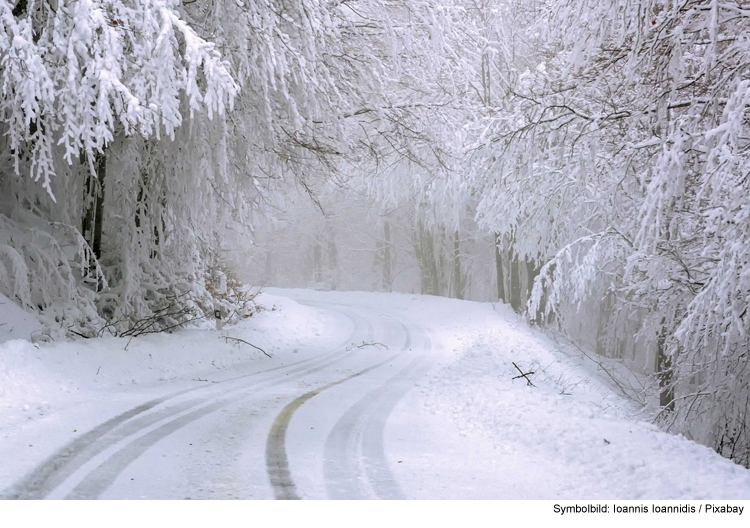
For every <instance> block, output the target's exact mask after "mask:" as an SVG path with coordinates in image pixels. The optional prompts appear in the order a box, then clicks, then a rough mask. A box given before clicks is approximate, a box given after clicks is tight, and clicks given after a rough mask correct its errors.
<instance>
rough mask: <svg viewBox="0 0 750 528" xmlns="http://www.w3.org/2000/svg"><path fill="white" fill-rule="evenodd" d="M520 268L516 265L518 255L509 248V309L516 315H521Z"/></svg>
mask: <svg viewBox="0 0 750 528" xmlns="http://www.w3.org/2000/svg"><path fill="white" fill-rule="evenodd" d="M520 268H521V267H520V266H519V263H518V255H517V254H516V253H515V249H513V248H512V247H511V257H510V277H509V279H510V307H511V308H513V311H514V312H516V313H521V306H522V305H521V269H520Z"/></svg>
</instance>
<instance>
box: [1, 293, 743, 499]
mask: <svg viewBox="0 0 750 528" xmlns="http://www.w3.org/2000/svg"><path fill="white" fill-rule="evenodd" d="M271 293H272V295H266V296H265V297H264V299H265V300H264V301H262V302H265V303H266V305H267V307H268V309H267V310H266V311H264V312H261V313H260V314H258V315H257V316H255V317H253V318H252V319H249V320H246V321H243V322H242V323H240V324H238V325H236V326H233V327H228V328H227V329H226V330H225V331H224V332H221V333H220V332H217V331H216V330H212V329H208V328H204V329H192V330H187V331H183V332H178V333H176V334H173V335H154V336H146V337H143V338H139V339H137V340H133V341H132V343H130V342H128V341H127V340H121V339H117V338H105V339H99V340H88V341H75V342H67V343H55V344H51V345H44V346H41V347H40V348H38V349H37V348H36V347H35V346H33V345H31V344H30V343H28V342H26V341H18V340H16V341H8V342H6V343H0V458H2V460H3V464H2V465H0V490H2V491H0V497H2V498H6V499H38V498H50V499H96V498H101V499H139V498H147V499H186V498H190V499H211V498H217V499H218V498H222V499H223V498H240V499H274V498H276V499H326V498H330V499H377V498H380V499H415V498H416V499H468V498H481V499H508V498H516V499H517V498H521V499H529V498H536V499H564V498H568V499H571V498H573V499H575V498H588V499H593V498H602V499H606V498H609V499H615V498H616V499H644V498H651V499H696V498H714V499H717V498H719V499H730V498H734V499H748V498H750V471H748V470H747V469H745V468H742V467H740V466H737V465H735V464H733V463H731V462H729V461H728V460H726V459H723V458H721V457H719V456H718V455H717V454H716V453H714V452H712V451H711V450H710V449H708V448H706V447H703V446H700V445H698V444H695V443H694V442H690V441H689V440H687V439H685V438H682V437H677V436H673V435H669V434H666V433H664V432H662V431H660V430H659V429H658V428H656V427H655V426H654V425H653V424H651V423H648V421H645V420H643V416H645V414H644V411H643V410H642V409H640V408H638V407H637V406H634V405H633V404H632V402H629V401H627V400H626V399H624V398H623V397H622V396H621V395H620V394H618V393H617V389H616V387H614V386H612V385H611V383H610V381H609V375H608V374H606V375H605V374H604V373H602V372H601V365H598V364H595V363H591V362H587V361H585V360H583V359H582V358H580V357H573V356H571V355H569V354H568V353H566V352H563V351H562V349H561V348H560V346H562V345H558V344H555V343H554V342H552V341H550V340H549V339H548V338H546V337H545V336H543V335H542V334H540V333H539V332H537V331H536V330H533V329H529V328H528V327H527V326H526V325H525V323H524V321H523V320H522V319H520V318H518V317H517V316H515V315H514V314H512V313H510V312H509V311H508V310H506V309H505V308H504V307H502V306H491V305H489V304H483V303H471V302H464V301H456V300H451V299H440V298H433V297H422V296H413V295H401V294H365V293H324V292H315V291H307V290H272V291H271ZM232 337H235V338H239V339H243V340H246V341H248V342H252V343H254V344H255V345H258V346H262V347H263V348H264V349H265V350H267V351H269V352H270V353H271V354H272V355H273V358H267V357H265V356H264V355H262V354H260V353H258V352H257V351H256V350H254V349H253V350H251V349H250V347H246V346H244V345H242V344H241V342H238V341H232V340H230V339H227V338H232ZM515 365H521V366H522V367H523V368H524V369H525V370H527V371H534V372H535V374H534V375H533V380H534V386H533V387H532V386H529V385H527V384H526V383H525V382H524V381H523V380H521V381H519V380H516V379H514V378H515V377H517V371H516V370H515ZM615 367H617V365H613V368H615ZM613 372H614V371H613Z"/></svg>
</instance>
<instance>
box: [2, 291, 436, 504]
mask: <svg viewBox="0 0 750 528" xmlns="http://www.w3.org/2000/svg"><path fill="white" fill-rule="evenodd" d="M302 302H304V301H302ZM309 304H313V303H309ZM315 306H316V307H317V308H320V309H326V310H330V311H332V312H334V313H335V314H336V315H337V317H339V318H340V319H341V322H342V323H341V324H348V325H350V326H351V334H350V335H349V337H348V339H346V340H345V342H342V343H341V344H340V345H339V346H338V347H334V348H332V349H330V350H325V351H321V352H320V353H319V354H316V355H314V356H312V357H309V358H308V359H305V360H301V361H297V362H294V363H290V364H286V365H277V366H270V367H269V366H268V363H266V364H265V365H266V366H265V368H264V369H263V370H260V369H259V370H256V371H253V372H246V373H244V374H242V375H239V376H236V377H234V378H232V379H228V380H224V381H221V382H218V383H210V384H201V385H200V386H198V387H195V388H190V389H183V390H181V391H177V392H173V393H170V394H165V395H163V396H161V397H159V398H156V399H151V400H149V401H146V402H144V403H143V404H141V405H139V406H137V407H135V408H133V409H130V410H128V411H126V412H124V413H122V414H119V415H117V416H114V417H113V418H111V419H110V420H108V421H106V422H104V423H102V424H100V425H98V426H97V427H95V428H93V429H91V430H90V431H88V432H86V433H85V434H83V435H82V436H81V437H79V438H77V439H76V440H75V441H74V442H71V443H70V444H68V445H66V446H64V447H62V448H60V449H59V450H58V451H57V452H56V453H54V454H53V455H52V456H51V457H50V458H48V459H47V460H46V461H45V462H44V463H42V464H41V465H39V466H38V467H37V468H36V469H34V470H33V471H32V472H31V473H29V474H28V475H26V476H25V477H23V478H22V479H21V480H19V481H18V482H16V483H15V484H14V485H13V486H11V487H10V488H9V489H6V490H4V491H2V492H0V498H3V499H42V498H51V499H62V498H65V499H96V498H104V499H116V498H117V499H119V498H150V499H175V498H244V499H251V498H277V499H306V498H333V499H367V498H383V499H399V498H406V497H405V495H404V492H403V491H402V489H401V488H400V486H399V483H398V481H397V479H396V478H395V477H394V475H393V473H392V471H391V468H390V467H389V462H388V459H387V456H386V455H387V454H386V450H385V447H384V440H383V438H384V430H385V426H386V424H387V423H388V419H389V416H390V414H391V412H392V410H393V409H394V407H395V406H396V404H397V403H398V402H399V401H400V399H401V398H402V397H403V396H404V395H405V394H406V393H407V392H408V391H409V390H410V389H411V388H412V387H414V385H415V384H416V383H418V381H419V379H420V378H421V377H422V376H424V374H425V372H426V371H427V369H428V368H429V365H430V357H429V354H430V350H431V346H432V345H431V340H430V338H429V336H428V334H427V332H426V331H425V330H424V329H422V328H420V327H419V326H417V325H415V324H413V323H410V322H408V321H399V320H396V319H395V318H393V317H392V316H389V315H388V314H383V313H377V312H373V311H370V310H367V309H364V308H362V307H356V306H346V305H327V304H326V305H323V304H315ZM354 343H358V344H359V346H354V345H353V344H354Z"/></svg>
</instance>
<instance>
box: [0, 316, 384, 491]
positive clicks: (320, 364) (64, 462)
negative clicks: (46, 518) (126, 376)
mask: <svg viewBox="0 0 750 528" xmlns="http://www.w3.org/2000/svg"><path fill="white" fill-rule="evenodd" d="M332 311H336V312H338V313H341V314H343V315H345V316H346V317H347V318H349V319H351V320H352V322H353V323H354V328H353V330H352V333H351V335H350V336H349V337H348V338H347V339H346V340H345V343H349V342H350V341H351V340H352V338H353V337H354V336H355V335H356V334H357V333H360V332H361V330H362V326H364V327H365V328H366V335H367V336H371V335H372V333H373V328H372V325H371V324H370V322H369V321H366V320H365V319H363V318H361V317H359V316H356V317H352V315H350V314H346V313H344V312H340V311H339V310H332ZM363 323H364V325H363ZM347 353H348V350H346V348H345V346H343V345H342V346H340V347H338V348H337V349H336V350H334V351H333V352H330V353H328V354H325V355H324V356H321V357H313V358H308V359H304V360H300V361H296V362H293V363H290V364H287V365H280V366H278V367H273V368H270V369H266V370H263V371H261V372H254V373H251V374H245V375H241V376H237V377H235V378H230V379H227V380H223V381H221V382H219V383H217V384H216V385H214V386H212V387H205V386H200V387H194V388H190V389H184V390H180V391H177V392H174V393H171V394H169V395H166V396H163V397H161V398H156V399H153V400H150V401H148V402H146V403H144V404H141V405H139V406H136V407H133V408H132V409H129V410H128V411H125V412H123V413H121V414H119V415H117V416H115V417H113V418H111V419H110V420H107V421H106V422H103V423H102V424H100V425H98V426H96V427H95V428H94V429H92V430H91V431H89V432H87V433H85V434H83V435H82V436H81V437H79V438H78V439H76V440H74V441H73V442H70V443H69V444H67V445H66V446H64V447H63V448H61V449H59V450H58V451H56V452H55V453H54V454H53V455H52V456H50V457H48V458H47V459H46V460H45V461H44V462H43V463H42V464H40V465H39V466H37V468H36V469H35V470H32V472H31V473H29V474H28V475H27V476H26V477H24V478H23V479H22V480H21V481H20V482H18V483H16V484H14V485H12V486H11V487H9V488H8V489H7V490H6V491H5V492H3V493H2V495H0V499H4V500H8V499H10V500H17V499H42V498H45V497H46V496H48V495H49V494H50V493H52V492H53V491H55V490H56V489H57V488H59V487H60V486H61V485H63V484H64V483H65V482H66V481H67V480H68V479H70V478H71V477H73V476H74V475H75V474H76V473H77V472H78V471H79V470H81V468H83V467H84V466H85V465H86V464H87V463H89V462H90V461H91V459H92V458H95V457H97V456H98V455H100V454H102V453H104V452H105V451H107V450H108V449H110V448H112V447H114V446H116V445H117V444H118V443H122V444H127V440H128V439H133V438H135V437H139V433H143V432H144V431H146V430H148V429H149V428H151V427H152V426H153V425H154V424H155V423H158V422H160V421H164V420H176V424H181V425H179V427H172V426H170V423H169V422H168V423H166V424H163V425H161V426H159V427H158V428H157V429H156V430H155V431H159V433H158V434H156V433H155V431H150V432H148V433H146V434H145V435H143V437H144V438H149V439H151V440H153V441H151V442H149V441H146V440H141V439H140V438H139V439H138V440H137V442H136V444H135V445H134V446H133V447H132V448H131V449H127V445H122V446H121V447H120V449H119V450H126V452H127V455H126V454H119V455H118V456H117V457H115V458H114V459H112V460H111V462H110V461H105V462H104V463H103V464H102V465H104V466H106V468H107V469H106V470H105V469H103V468H101V467H99V468H98V469H92V470H91V471H96V472H97V473H96V475H97V477H96V479H95V480H96V481H97V482H99V483H100V484H102V483H104V482H109V483H111V482H113V481H114V479H115V478H117V476H118V475H119V473H120V472H122V470H124V469H125V467H127V464H125V465H123V463H124V462H125V461H128V462H127V463H128V464H129V463H130V462H132V461H133V460H135V458H137V457H138V456H139V455H140V454H142V453H143V452H144V451H145V450H146V449H147V448H148V447H149V446H150V445H153V443H155V442H156V441H158V440H159V439H160V438H163V437H165V436H167V435H169V434H171V433H173V432H175V431H176V430H178V429H180V428H181V427H184V426H185V425H187V424H188V423H191V422H193V421H195V420H197V419H199V418H201V417H202V416H204V415H206V414H208V413H210V412H214V411H216V410H217V409H218V408H220V407H221V405H224V404H226V403H227V402H228V401H229V398H228V397H226V395H227V394H232V395H234V394H235V393H237V392H243V391H248V390H250V391H254V390H257V389H260V388H267V386H266V387H263V386H261V385H263V384H269V386H274V385H280V384H283V383H286V382H287V381H290V380H296V379H299V378H300V377H303V376H304V375H307V374H311V373H316V372H319V371H320V370H323V369H324V368H326V367H327V366H329V365H331V364H333V363H335V362H337V361H339V360H341V359H342V358H343V357H345V356H346V355H347ZM308 364H312V365H308ZM282 369H287V372H286V375H284V376H282V377H279V379H277V380H274V378H273V377H271V378H269V379H267V380H261V382H260V383H259V384H255V385H253V386H252V387H246V386H244V385H243V386H241V387H239V388H234V389H231V388H230V389H226V385H227V384H230V385H231V384H232V383H234V382H238V381H242V382H245V381H248V380H251V379H253V378H257V377H261V376H264V375H266V374H271V373H275V372H277V371H279V370H282ZM289 370H291V372H292V376H290V375H289ZM218 386H221V387H218ZM217 387H218V388H217ZM222 391H223V394H222V393H220V394H218V395H216V394H214V395H213V396H207V397H204V398H198V399H193V400H189V401H188V402H182V403H178V404H175V405H173V406H170V407H165V408H164V409H161V410H158V411H156V412H152V413H149V411H151V410H152V409H154V408H155V407H157V406H159V405H162V404H165V403H167V402H170V401H171V400H175V399H176V398H178V397H180V396H183V395H186V394H189V393H195V392H197V393H201V392H214V393H216V392H222ZM217 396H219V397H221V396H224V397H222V398H221V399H219V400H216V397H217ZM212 400H214V401H215V403H214V404H208V405H206V404H207V402H210V401H212ZM202 405H204V406H203V407H200V406H202ZM196 407H200V408H198V409H197V410H195V411H193V412H191V413H187V414H186V410H188V409H190V408H193V409H194V408H196ZM206 409H209V410H206ZM204 411H205V412H204ZM187 416H189V417H190V418H187ZM175 417H176V418H175ZM118 429H121V430H119V431H118ZM111 456H114V455H111ZM105 474H106V475H107V478H104V475H105ZM81 486H83V483H80V484H79V485H78V486H77V487H76V488H75V489H78V490H79V491H78V492H75V493H74V494H73V496H74V497H75V498H95V497H96V496H98V495H99V494H100V493H101V492H103V491H104V489H106V488H101V487H95V486H93V485H91V486H88V487H86V486H84V487H83V488H81ZM94 488H96V489H94ZM74 491H75V490H74ZM71 498H73V497H71Z"/></svg>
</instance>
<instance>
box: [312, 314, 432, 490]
mask: <svg viewBox="0 0 750 528" xmlns="http://www.w3.org/2000/svg"><path fill="white" fill-rule="evenodd" d="M404 329H405V330H406V331H407V336H408V338H409V341H407V344H406V345H405V346H404V350H407V349H409V347H410V346H411V333H410V332H409V330H408V329H407V328H406V327H405V326H404ZM420 331H421V329H420ZM422 332H423V331H422ZM424 342H425V346H424V350H425V353H423V354H421V355H420V356H419V357H417V358H416V359H414V360H413V361H411V362H410V363H409V364H408V365H407V366H406V367H405V368H403V369H402V370H400V371H399V372H398V373H397V374H396V375H395V376H393V377H392V378H390V379H389V380H388V381H387V382H386V383H385V384H383V385H382V386H380V387H378V388H377V389H375V390H373V391H371V392H369V393H368V394H367V395H365V396H364V397H362V398H361V399H360V400H359V401H357V403H355V404H354V405H352V406H351V407H350V408H349V409H348V410H347V411H346V413H344V415H343V416H342V417H341V418H340V419H339V421H338V422H337V423H336V425H335V426H334V427H333V429H332V430H331V432H330V433H329V435H328V439H327V440H326V446H325V462H324V475H325V480H326V486H327V489H328V495H329V497H330V498H331V499H367V498H372V495H373V494H374V496H375V497H377V498H380V499H390V500H393V499H404V498H405V496H404V494H403V492H402V491H401V489H400V488H399V486H398V483H397V481H396V479H395V477H394V476H393V474H392V472H391V470H390V468H389V467H388V461H387V459H386V457H385V450H384V445H383V436H384V432H385V425H386V423H387V422H388V417H389V416H390V414H391V412H392V411H393V409H394V408H395V407H396V404H397V403H398V402H399V401H400V400H401V398H403V397H404V395H406V393H407V392H409V391H410V390H411V389H412V388H413V386H414V385H413V383H411V382H409V381H408V380H410V379H413V378H414V377H418V376H420V375H421V374H422V373H424V372H425V371H426V370H427V368H426V367H425V366H424V363H425V360H426V357H427V356H426V351H427V350H429V349H430V348H431V340H430V339H429V337H428V336H427V335H426V334H425V335H424ZM368 484H369V489H368Z"/></svg>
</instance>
